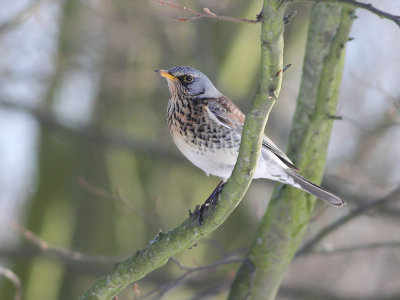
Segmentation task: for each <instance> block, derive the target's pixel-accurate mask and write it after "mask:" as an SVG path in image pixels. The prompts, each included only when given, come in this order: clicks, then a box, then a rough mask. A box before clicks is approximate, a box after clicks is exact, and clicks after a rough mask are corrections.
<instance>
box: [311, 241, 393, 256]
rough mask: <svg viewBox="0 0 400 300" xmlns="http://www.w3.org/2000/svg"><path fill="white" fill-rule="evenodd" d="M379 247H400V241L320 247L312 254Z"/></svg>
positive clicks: (327, 253)
mask: <svg viewBox="0 0 400 300" xmlns="http://www.w3.org/2000/svg"><path fill="white" fill-rule="evenodd" d="M378 248H400V241H390V242H376V243H371V244H365V245H355V246H349V247H341V248H336V249H335V248H333V249H318V250H313V251H311V252H310V254H322V255H331V254H342V253H348V252H353V251H368V250H374V249H378Z"/></svg>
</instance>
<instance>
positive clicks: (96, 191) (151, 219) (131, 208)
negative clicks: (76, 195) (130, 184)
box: [78, 177, 163, 229]
mask: <svg viewBox="0 0 400 300" xmlns="http://www.w3.org/2000/svg"><path fill="white" fill-rule="evenodd" d="M78 183H79V184H80V185H81V186H82V187H83V188H85V189H86V190H87V191H88V192H90V193H92V194H93V195H96V196H99V197H102V198H106V199H110V200H113V201H115V202H117V203H119V204H121V205H122V207H123V210H124V211H126V212H128V213H130V212H134V213H136V214H137V215H139V216H140V217H142V218H143V219H144V220H145V221H147V222H148V223H150V224H151V225H152V226H154V227H156V228H157V229H163V227H162V226H161V224H160V222H159V221H158V220H157V218H156V217H155V216H153V215H151V214H149V213H147V212H146V211H144V210H142V209H139V208H137V207H136V206H135V205H133V204H132V203H131V202H128V201H127V200H126V199H124V198H123V197H122V196H121V195H120V193H118V192H117V193H115V194H113V193H110V192H108V191H106V190H104V189H101V188H99V187H96V186H94V185H93V184H91V183H89V182H88V181H87V180H86V179H84V178H82V177H79V178H78Z"/></svg>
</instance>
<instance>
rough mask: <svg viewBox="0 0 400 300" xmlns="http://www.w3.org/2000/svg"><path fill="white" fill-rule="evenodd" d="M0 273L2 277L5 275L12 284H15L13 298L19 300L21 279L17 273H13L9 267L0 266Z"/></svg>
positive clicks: (20, 296) (20, 297)
mask: <svg viewBox="0 0 400 300" xmlns="http://www.w3.org/2000/svg"><path fill="white" fill-rule="evenodd" d="M0 275H3V276H4V277H6V278H7V279H8V280H10V281H11V282H12V283H13V284H14V286H15V296H14V300H21V299H22V284H21V280H20V279H19V277H18V276H17V274H15V273H14V272H13V271H11V270H10V269H7V268H4V267H2V266H0Z"/></svg>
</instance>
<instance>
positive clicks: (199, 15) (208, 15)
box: [157, 0, 260, 24]
mask: <svg viewBox="0 0 400 300" xmlns="http://www.w3.org/2000/svg"><path fill="white" fill-rule="evenodd" d="M157 2H158V3H160V4H161V5H166V6H169V7H172V8H177V9H181V10H184V11H186V12H188V13H190V14H192V15H193V16H192V17H189V18H182V17H175V18H174V19H175V20H177V21H179V22H186V21H193V20H197V19H201V18H210V19H217V20H222V21H230V22H235V23H248V24H256V23H258V22H260V19H259V15H257V18H256V19H255V20H249V19H242V18H233V17H227V16H219V15H216V14H215V13H213V12H212V11H211V10H210V9H208V8H207V7H203V12H199V11H196V10H194V9H191V8H189V7H186V6H183V5H179V4H175V3H171V2H167V1H161V0H157Z"/></svg>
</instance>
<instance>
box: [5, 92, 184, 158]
mask: <svg viewBox="0 0 400 300" xmlns="http://www.w3.org/2000/svg"><path fill="white" fill-rule="evenodd" d="M0 106H4V107H7V108H11V109H17V110H21V111H23V112H25V113H28V114H30V115H32V116H33V117H34V118H35V119H36V121H38V122H39V123H40V124H41V125H42V126H44V127H46V128H49V129H51V130H54V131H58V132H61V133H65V134H68V135H70V136H73V137H75V138H79V139H81V140H83V141H91V142H95V143H100V144H103V145H107V146H113V147H116V148H122V149H127V150H129V151H133V152H135V153H137V154H141V155H145V156H149V157H152V159H165V160H173V161H176V162H179V161H182V157H181V156H180V155H178V154H177V152H176V151H173V150H171V149H169V148H168V147H165V146H163V145H159V144H156V143H149V142H145V141H139V140H136V139H134V138H132V137H129V136H127V135H125V134H122V133H119V132H116V131H111V130H107V129H100V128H97V127H93V126H69V125H66V124H65V123H63V122H61V121H60V120H59V119H58V118H57V117H56V116H55V115H54V114H53V113H52V112H50V111H49V110H48V109H46V108H44V107H28V106H27V105H22V104H18V103H17V102H15V101H9V100H3V99H0Z"/></svg>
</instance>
